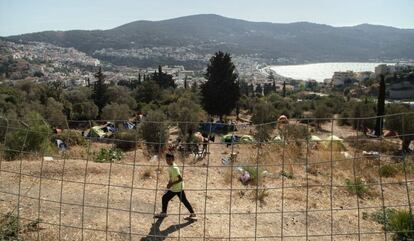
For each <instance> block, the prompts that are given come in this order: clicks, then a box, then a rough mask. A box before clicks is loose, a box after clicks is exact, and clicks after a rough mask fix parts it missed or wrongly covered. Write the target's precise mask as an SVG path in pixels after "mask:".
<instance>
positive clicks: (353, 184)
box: [345, 177, 368, 198]
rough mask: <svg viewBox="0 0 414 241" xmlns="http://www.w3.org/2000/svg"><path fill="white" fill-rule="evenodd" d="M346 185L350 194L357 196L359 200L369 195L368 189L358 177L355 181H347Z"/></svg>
mask: <svg viewBox="0 0 414 241" xmlns="http://www.w3.org/2000/svg"><path fill="white" fill-rule="evenodd" d="M345 184H346V189H347V190H348V192H350V193H353V194H355V195H357V196H358V197H359V198H363V196H364V195H365V194H367V193H368V187H367V186H366V184H365V182H364V181H362V179H361V178H360V177H357V178H356V180H355V181H353V180H350V179H346V180H345Z"/></svg>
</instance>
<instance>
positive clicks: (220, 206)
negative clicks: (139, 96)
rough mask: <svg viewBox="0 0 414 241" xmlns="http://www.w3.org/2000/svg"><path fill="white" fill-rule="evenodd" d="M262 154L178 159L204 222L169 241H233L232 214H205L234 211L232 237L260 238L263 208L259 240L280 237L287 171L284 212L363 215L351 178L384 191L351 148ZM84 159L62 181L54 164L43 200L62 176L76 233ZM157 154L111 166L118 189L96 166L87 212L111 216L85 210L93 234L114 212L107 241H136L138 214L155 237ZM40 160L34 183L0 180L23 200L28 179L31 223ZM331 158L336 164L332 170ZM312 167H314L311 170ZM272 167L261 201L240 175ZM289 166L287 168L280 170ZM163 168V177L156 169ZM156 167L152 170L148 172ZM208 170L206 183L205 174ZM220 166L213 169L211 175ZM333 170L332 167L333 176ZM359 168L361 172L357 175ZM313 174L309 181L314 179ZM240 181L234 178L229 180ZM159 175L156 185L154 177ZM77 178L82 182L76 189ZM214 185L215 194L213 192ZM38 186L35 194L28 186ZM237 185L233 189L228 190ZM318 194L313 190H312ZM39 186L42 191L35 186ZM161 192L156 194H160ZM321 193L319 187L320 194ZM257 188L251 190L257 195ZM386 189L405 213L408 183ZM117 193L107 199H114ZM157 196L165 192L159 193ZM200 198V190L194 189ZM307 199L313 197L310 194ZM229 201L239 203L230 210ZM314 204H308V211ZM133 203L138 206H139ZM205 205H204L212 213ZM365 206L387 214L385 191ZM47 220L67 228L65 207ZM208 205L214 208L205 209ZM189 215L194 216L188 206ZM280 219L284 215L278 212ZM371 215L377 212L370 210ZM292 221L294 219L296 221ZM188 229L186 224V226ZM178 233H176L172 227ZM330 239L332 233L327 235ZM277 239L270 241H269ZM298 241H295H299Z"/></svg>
mask: <svg viewBox="0 0 414 241" xmlns="http://www.w3.org/2000/svg"><path fill="white" fill-rule="evenodd" d="M110 147H111V145H108V144H104V143H94V144H93V145H92V146H91V147H90V150H91V151H94V150H99V149H100V148H110ZM261 147H262V148H261V149H260V150H259V152H257V151H258V150H257V149H256V146H255V145H249V144H244V145H237V146H234V147H233V151H235V152H238V153H239V154H238V158H237V160H236V161H235V163H234V166H233V167H232V166H224V165H222V163H221V158H222V157H223V156H225V155H228V154H229V153H231V151H232V149H231V148H226V147H225V146H223V145H218V144H217V143H215V144H212V145H211V146H210V152H211V154H210V155H209V156H208V157H206V158H204V159H203V160H199V161H198V162H196V163H192V162H191V161H192V160H193V158H192V157H191V156H190V157H188V159H180V158H179V157H178V155H177V164H178V165H179V166H182V165H185V171H184V172H183V173H184V180H185V183H186V184H185V186H186V188H187V189H188V190H189V191H188V192H187V191H186V193H187V197H188V199H189V200H190V202H191V203H192V205H193V206H194V208H195V210H196V212H197V213H200V221H199V222H197V223H193V224H191V225H188V226H186V227H184V228H182V229H180V231H178V230H176V229H174V232H172V233H170V234H169V235H170V237H169V238H166V239H165V240H170V239H171V240H176V239H177V237H178V233H180V236H181V240H195V239H185V238H183V237H189V236H190V237H203V235H204V220H206V223H205V225H206V235H207V237H206V240H209V238H210V237H211V238H212V239H213V238H214V240H220V239H221V238H222V239H223V240H225V239H226V238H227V237H228V236H229V233H228V227H229V223H228V218H229V217H228V215H212V214H211V215H209V214H208V216H207V217H206V219H204V217H203V216H202V214H203V212H204V211H206V212H207V213H209V212H211V213H228V211H229V207H230V205H231V207H232V212H234V214H233V215H232V217H233V218H232V224H231V229H232V230H231V232H232V236H239V237H243V236H250V237H251V236H252V235H254V225H253V223H254V222H255V220H254V216H255V215H254V211H255V210H256V203H257V204H258V207H257V208H258V209H257V211H258V212H263V213H269V214H261V215H258V216H257V235H258V236H272V235H274V236H278V235H280V233H278V232H275V230H280V229H281V226H280V225H281V223H280V218H281V213H280V211H281V208H282V206H281V205H282V204H281V200H282V190H281V186H282V177H281V176H280V172H281V171H282V170H284V171H285V172H287V173H291V174H293V176H294V178H293V179H288V178H284V179H283V182H284V187H285V189H284V190H283V200H284V202H283V205H284V207H283V208H284V210H290V211H301V213H302V211H304V210H305V209H306V208H308V209H309V210H312V209H313V210H315V209H317V210H326V211H329V210H330V207H331V200H332V206H333V208H335V209H340V208H341V207H343V208H355V207H356V201H357V200H356V196H355V195H349V193H348V192H347V191H346V187H343V186H344V185H345V184H344V182H345V180H346V179H347V178H348V179H349V180H353V178H354V176H359V177H361V178H362V179H363V180H364V182H365V183H366V184H367V185H368V184H372V183H378V181H379V164H380V163H379V162H378V160H375V159H368V158H357V159H353V157H354V154H355V153H356V154H357V155H358V157H360V156H361V155H360V152H359V150H357V149H354V148H353V147H350V148H349V151H348V154H349V155H351V157H349V156H348V157H346V156H345V154H343V153H341V152H333V153H332V154H331V153H330V152H329V151H323V150H318V149H316V150H310V151H309V153H308V155H307V153H306V152H307V150H306V146H304V145H302V146H298V145H297V144H296V143H294V142H289V143H287V144H286V146H285V149H283V145H278V144H272V145H263V146H261ZM72 155H73V156H76V157H82V156H83V157H84V159H82V158H80V159H67V160H66V161H67V162H66V167H65V172H64V173H63V171H62V167H63V165H62V164H63V159H59V158H55V160H54V161H51V162H45V163H44V167H43V170H42V177H43V178H44V179H43V180H42V191H41V198H42V200H55V201H58V200H59V198H60V187H61V183H60V182H59V181H53V180H48V179H47V178H55V179H57V180H60V178H62V175H63V176H64V178H65V179H64V180H65V182H64V185H63V197H62V198H63V201H65V202H67V203H73V204H76V205H72V206H70V205H62V212H61V215H62V216H61V217H62V222H63V223H65V224H68V225H72V226H80V225H81V223H80V221H81V217H82V216H81V211H80V210H81V204H82V202H81V200H82V198H83V197H82V193H83V183H82V182H83V180H84V174H85V167H86V161H85V159H86V157H87V149H86V147H83V146H82V147H71V148H70V149H69V151H68V156H69V157H71V156H72ZM151 157H152V156H150V155H148V153H147V152H146V151H145V148H144V150H143V149H140V148H138V149H137V151H136V153H135V152H134V151H132V152H127V153H125V155H124V157H123V159H122V160H121V161H120V162H116V163H113V164H112V170H111V176H110V178H111V184H113V185H116V186H114V187H110V188H108V186H107V184H108V180H109V164H105V163H94V162H88V169H87V181H90V182H94V183H100V184H101V185H89V184H87V185H86V191H85V204H86V205H93V206H98V207H104V208H92V207H88V206H85V213H84V216H83V218H84V225H85V227H89V228H92V229H98V230H105V228H106V206H107V205H109V207H110V208H114V209H116V208H118V209H121V210H124V211H117V210H112V209H110V210H109V213H108V217H109V222H108V228H109V230H112V231H114V232H115V233H113V234H109V235H108V240H129V237H128V235H127V234H126V232H129V214H131V215H132V221H131V222H132V226H131V228H132V232H134V233H139V234H141V235H142V236H146V235H147V234H150V233H151V232H152V231H153V226H152V224H153V219H152V214H151V215H146V214H141V213H145V212H149V213H151V212H155V211H159V207H160V200H161V196H162V194H163V190H164V188H165V184H166V183H167V180H168V175H167V173H166V170H167V168H168V167H167V166H166V164H165V162H164V161H163V160H160V161H159V162H158V161H156V162H150V161H149V159H150V158H151ZM40 160H41V159H40V158H38V157H36V158H34V157H31V158H30V160H29V159H24V160H23V168H22V171H23V172H24V173H25V174H30V175H33V176H35V177H25V176H20V175H16V174H9V173H6V172H2V173H1V175H0V190H2V191H3V190H4V191H5V192H17V190H18V188H19V180H20V179H21V192H22V193H25V192H26V191H27V190H28V191H27V193H25V195H27V196H29V197H33V200H32V199H27V198H21V203H20V205H21V208H22V209H21V210H20V211H21V212H20V213H21V215H22V217H25V218H30V219H36V218H37V215H38V213H37V210H38V208H37V205H38V197H39V192H38V190H39V186H38V183H39V178H38V177H39V175H40ZM331 160H333V162H331ZM406 161H407V163H408V165H407V172H408V179H409V180H413V178H414V167H413V165H411V164H409V163H411V162H413V161H414V160H413V157H412V156H411V157H408V159H407V160H406ZM306 162H308V166H307V167H306V166H305V163H306ZM257 163H258V164H259V166H261V165H272V166H266V167H262V169H263V170H266V171H267V172H268V174H267V175H266V179H264V180H263V182H262V185H260V186H259V189H260V190H259V191H258V192H257V193H256V190H254V188H255V187H257V186H254V185H248V186H244V185H243V184H242V183H241V182H240V181H239V180H238V178H239V172H238V171H236V170H235V169H234V167H237V166H239V165H243V164H245V165H246V164H249V165H256V164H257ZM282 163H284V166H282ZM390 163H393V162H392V160H390V159H388V158H383V159H381V166H383V165H384V164H390ZM19 164H20V163H19V161H16V162H2V170H8V171H9V170H10V171H13V172H18V171H19ZM133 164H135V165H136V169H135V171H136V173H135V175H134V178H135V179H134V180H135V182H134V187H135V188H137V189H135V190H134V191H133V192H132V199H130V195H131V185H132V180H133V179H132V178H133V173H132V170H133ZM159 164H160V165H161V166H160V168H159V169H158V165H159ZM148 165H151V166H148ZM208 165H210V169H209V171H208V176H206V175H207V168H208ZM212 166H215V167H212ZM331 166H332V167H333V169H332V170H331ZM354 170H355V173H354ZM399 170H400V171H399V173H397V174H396V175H395V176H394V177H387V178H384V181H387V182H400V183H401V184H404V183H405V178H404V176H403V172H402V171H401V169H399ZM331 172H332V174H333V180H332V181H333V185H334V186H341V187H337V188H336V187H334V188H333V190H332V192H333V194H334V195H333V196H332V198H331V190H330V187H329V185H330V181H331V176H330V175H331ZM308 174H309V175H308ZM232 176H233V179H232V178H231V177H232ZM151 177H152V178H151ZM70 180H73V181H76V182H80V183H71V182H69V181H70ZM206 180H207V186H205V184H206ZM33 183H34V184H35V185H34V187H33V188H32V189H30V190H29V187H30V186H32V184H33ZM230 184H231V186H232V187H233V190H232V191H231V192H230ZM307 184H309V185H311V187H309V189H306V185H307ZM36 185H37V186H36ZM157 185H158V186H157ZM312 185H313V186H312ZM205 188H208V189H209V190H208V191H207V196H206V195H205V193H206V192H205V191H204V190H205ZM249 189H253V190H249ZM383 189H384V202H385V204H386V205H404V204H405V203H404V200H406V196H407V194H406V192H405V185H386V186H384V187H383ZM108 190H110V192H109V200H107V197H108V193H107V192H108ZM154 190H158V192H157V193H155V191H154ZM191 190H199V191H191ZM307 191H308V193H307ZM155 195H156V197H157V203H156V210H154V197H155ZM230 195H231V197H232V198H231V203H230V198H229V197H230ZM0 199H2V200H4V201H0V212H1V213H6V212H7V210H10V209H12V208H14V207H15V206H16V197H15V196H13V195H4V196H1V198H0ZM306 201H308V206H307V207H306ZM131 203H132V204H131ZM130 205H132V206H131V207H132V210H133V212H131V213H130V212H129V208H130ZM205 205H206V206H205ZM360 205H361V207H381V206H382V202H381V193H380V189H379V188H378V187H373V190H371V189H370V195H369V196H366V198H364V199H363V200H360ZM41 207H42V208H41V218H42V220H44V222H50V223H58V221H59V215H60V213H59V208H60V207H59V204H58V203H53V202H44V201H41ZM178 207H179V205H178V199H177V198H175V199H173V200H172V201H171V203H170V206H169V212H170V213H171V215H170V216H169V217H168V218H166V219H165V220H164V222H163V224H162V225H161V226H160V230H161V231H163V230H167V229H168V228H170V227H175V226H173V225H176V224H178V217H177V216H175V215H173V214H177V213H178V210H179V208H178ZM204 207H207V209H206V210H204ZM181 211H182V212H187V211H186V210H185V209H183V208H181ZM271 212H277V213H276V214H270V213H271ZM367 212H370V211H369V210H368V211H367ZM235 213H244V214H243V215H236V214H235ZM308 218H309V223H308V225H309V235H318V234H320V233H321V232H322V231H323V230H330V228H331V227H330V223H329V222H328V221H326V220H330V218H329V217H328V216H326V215H324V212H309V216H308ZM334 219H335V226H334V227H333V229H334V232H335V233H341V232H342V233H352V232H355V227H356V226H357V224H358V216H357V215H355V213H352V212H345V211H344V213H343V214H340V212H335V217H334ZM284 220H285V222H284V223H285V225H286V224H288V225H286V226H284V227H283V229H284V232H285V234H287V235H290V234H291V235H298V234H299V235H300V234H301V233H302V232H303V230H304V229H305V225H306V224H305V217H304V216H303V215H301V214H299V212H298V214H292V213H289V212H287V213H284ZM292 220H293V221H292ZM180 223H183V222H181V220H180ZM361 225H362V226H363V228H364V230H365V231H367V232H382V227H381V226H380V225H378V224H376V223H375V222H373V221H370V220H363V221H361ZM170 229H171V230H172V228H170ZM57 231H58V229H57V226H51V225H46V224H44V223H41V224H40V230H39V232H40V235H41V240H57V239H59V237H58V236H57ZM327 233H328V234H329V231H327ZM25 235H27V236H24V238H25V240H37V231H35V232H32V233H27V234H25ZM378 237H379V236H375V237H368V236H366V237H364V240H381V238H383V235H382V236H381V237H380V239H378ZM141 238H142V237H139V236H136V237H133V239H132V240H141ZM80 239H81V234H80V231H79V230H78V229H64V230H63V231H62V240H80ZM351 239H352V238H348V237H347V238H344V240H351ZM84 240H105V232H95V231H86V230H85V238H84ZM269 240H271V239H269ZM293 240H294V239H293Z"/></svg>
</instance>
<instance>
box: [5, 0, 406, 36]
mask: <svg viewBox="0 0 414 241" xmlns="http://www.w3.org/2000/svg"><path fill="white" fill-rule="evenodd" d="M413 9H414V0H0V36H10V35H17V34H23V33H31V32H39V31H46V30H73V29H82V30H92V29H111V28H114V27H117V26H120V25H122V24H126V23H129V22H132V21H136V20H152V21H156V20H164V19H170V18H175V17H181V16H188V15H194V14H206V13H208V14H219V15H222V16H225V17H231V18H238V19H244V20H249V21H255V22H273V23H291V22H299V21H307V22H313V23H321V24H328V25H332V26H354V25H358V24H362V23H370V24H380V25H387V26H393V27H399V28H411V29H414V14H413V11H412V10H413Z"/></svg>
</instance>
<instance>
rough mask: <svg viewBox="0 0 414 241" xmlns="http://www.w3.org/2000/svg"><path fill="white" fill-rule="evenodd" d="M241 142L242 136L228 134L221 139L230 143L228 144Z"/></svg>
mask: <svg viewBox="0 0 414 241" xmlns="http://www.w3.org/2000/svg"><path fill="white" fill-rule="evenodd" d="M239 140H240V136H237V135H233V134H227V135H224V136H223V137H222V138H221V141H222V142H226V143H228V142H238V141H239Z"/></svg>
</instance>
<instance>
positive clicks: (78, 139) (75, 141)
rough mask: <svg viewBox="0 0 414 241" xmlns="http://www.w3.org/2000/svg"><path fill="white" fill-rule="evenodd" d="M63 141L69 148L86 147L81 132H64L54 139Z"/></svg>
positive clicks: (56, 135)
mask: <svg viewBox="0 0 414 241" xmlns="http://www.w3.org/2000/svg"><path fill="white" fill-rule="evenodd" d="M52 139H53V140H54V141H56V139H61V140H62V141H63V142H64V143H65V144H66V145H67V146H83V145H86V140H85V137H84V136H83V135H82V133H81V132H79V131H74V130H63V131H62V132H61V133H59V134H55V135H54V136H53V138H52Z"/></svg>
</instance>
